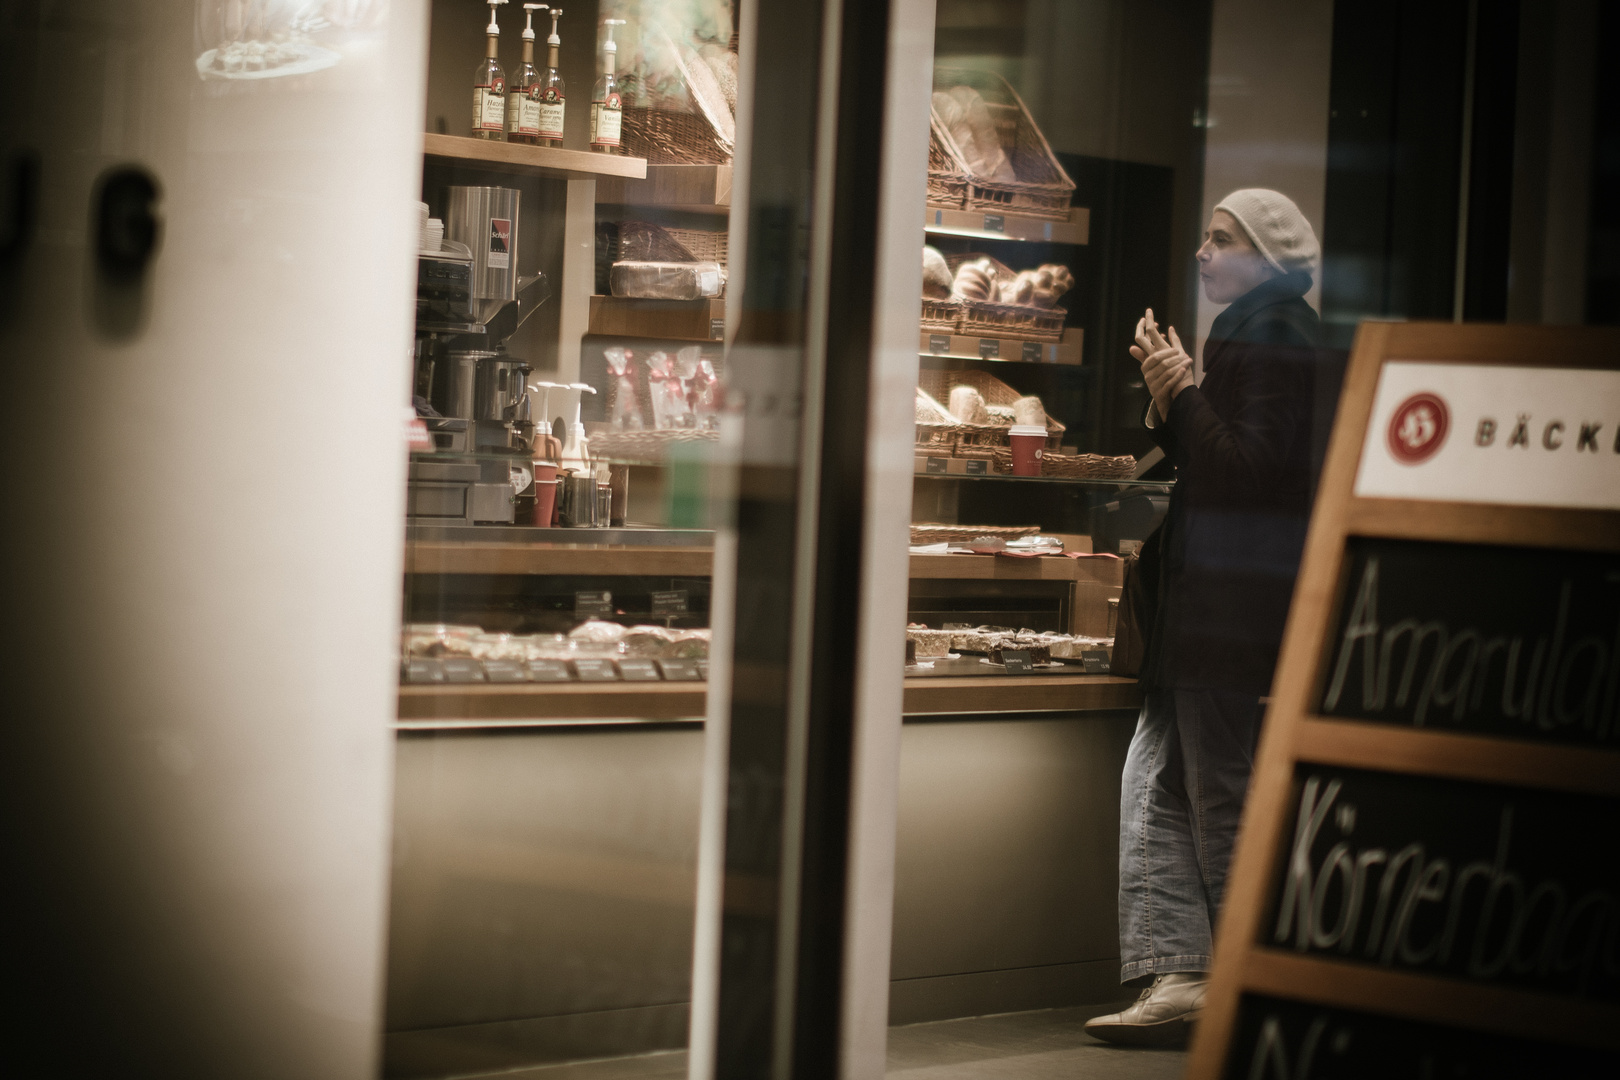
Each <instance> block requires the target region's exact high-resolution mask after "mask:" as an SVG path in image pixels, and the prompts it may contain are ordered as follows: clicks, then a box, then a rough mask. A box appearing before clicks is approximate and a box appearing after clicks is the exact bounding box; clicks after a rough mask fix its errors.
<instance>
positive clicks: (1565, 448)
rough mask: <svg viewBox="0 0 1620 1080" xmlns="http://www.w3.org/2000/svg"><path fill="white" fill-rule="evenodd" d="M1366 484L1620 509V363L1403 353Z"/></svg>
mask: <svg viewBox="0 0 1620 1080" xmlns="http://www.w3.org/2000/svg"><path fill="white" fill-rule="evenodd" d="M1356 494H1357V495H1358V496H1361V497H1363V498H1382V499H1434V500H1438V501H1442V502H1471V503H1498V504H1502V505H1508V506H1557V507H1569V508H1575V509H1583V510H1609V509H1620V371H1591V370H1582V369H1576V368H1525V367H1501V366H1497V365H1489V364H1433V363H1417V362H1412V361H1405V360H1392V361H1390V362H1388V363H1386V364H1385V365H1384V368H1383V371H1382V372H1381V373H1380V374H1379V377H1378V392H1377V394H1376V395H1375V396H1374V398H1373V410H1372V419H1371V421H1370V422H1369V423H1368V425H1367V440H1366V442H1365V443H1364V444H1363V445H1362V448H1361V467H1360V469H1359V470H1358V471H1357V473H1356Z"/></svg>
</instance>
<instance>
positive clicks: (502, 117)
mask: <svg viewBox="0 0 1620 1080" xmlns="http://www.w3.org/2000/svg"><path fill="white" fill-rule="evenodd" d="M484 2H485V3H486V4H488V5H489V25H488V26H486V27H484V33H485V34H487V35H489V40H488V41H487V42H486V43H485V45H484V62H483V63H482V64H479V65H478V70H477V71H475V72H474V73H473V117H472V136H473V138H475V139H489V140H491V141H492V142H505V141H506V71H505V70H504V69H503V68H502V67H501V62H500V59H499V56H500V51H501V28H500V26H498V25H497V24H496V22H495V9H496V8H497V7H498V6H500V5H501V4H504V3H506V0H484Z"/></svg>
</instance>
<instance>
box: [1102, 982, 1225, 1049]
mask: <svg viewBox="0 0 1620 1080" xmlns="http://www.w3.org/2000/svg"><path fill="white" fill-rule="evenodd" d="M1208 987H1209V975H1208V973H1207V972H1203V971H1178V972H1176V973H1174V974H1171V975H1160V976H1158V977H1157V978H1155V979H1154V980H1153V985H1151V986H1149V987H1148V988H1147V989H1146V990H1143V991H1142V996H1141V997H1139V998H1137V999H1136V1004H1134V1005H1132V1006H1131V1007H1130V1008H1128V1009H1125V1010H1124V1011H1123V1012H1117V1013H1109V1014H1108V1015H1107V1016H1096V1017H1093V1018H1091V1019H1090V1020H1087V1021H1086V1034H1087V1035H1091V1036H1093V1037H1095V1038H1098V1039H1102V1040H1104V1041H1106V1042H1112V1043H1120V1044H1122V1045H1125V1046H1185V1045H1186V1044H1187V1036H1188V1034H1190V1033H1191V1031H1192V1025H1193V1024H1194V1022H1196V1021H1197V1019H1198V1014H1199V1013H1200V1012H1202V1011H1203V1008H1204V991H1205V990H1206V989H1207V988H1208Z"/></svg>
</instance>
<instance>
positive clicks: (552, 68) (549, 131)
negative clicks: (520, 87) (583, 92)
mask: <svg viewBox="0 0 1620 1080" xmlns="http://www.w3.org/2000/svg"><path fill="white" fill-rule="evenodd" d="M562 13H563V11H562V8H560V7H554V8H552V9H551V36H550V37H548V38H546V48H547V51H548V52H547V58H546V73H545V75H544V76H542V77H541V88H540V145H541V146H561V145H562V144H563V105H564V103H565V102H564V99H565V98H566V97H567V94H566V93H565V90H564V87H563V77H562V72H561V71H560V70H558V68H557V50H558V48H560V47H561V46H562V38H560V37H558V36H557V20H558V19H560V18H562Z"/></svg>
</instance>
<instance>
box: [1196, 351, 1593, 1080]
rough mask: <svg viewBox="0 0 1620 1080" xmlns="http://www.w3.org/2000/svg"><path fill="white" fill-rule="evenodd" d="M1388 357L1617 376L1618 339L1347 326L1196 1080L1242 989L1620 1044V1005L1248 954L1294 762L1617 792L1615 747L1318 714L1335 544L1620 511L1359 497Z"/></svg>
mask: <svg viewBox="0 0 1620 1080" xmlns="http://www.w3.org/2000/svg"><path fill="white" fill-rule="evenodd" d="M1386 361H1420V362H1425V363H1459V364H1471V365H1502V366H1509V367H1545V368H1586V369H1603V370H1614V369H1620V331H1615V330H1610V329H1599V328H1586V327H1579V328H1553V327H1536V326H1477V325H1476V326H1468V325H1456V324H1449V323H1444V324H1433V323H1427V324H1426V323H1377V322H1369V323H1364V324H1362V326H1361V327H1360V329H1359V331H1358V333H1357V335H1356V342H1355V347H1354V349H1353V350H1352V354H1351V359H1350V365H1349V369H1348V371H1347V372H1346V375H1345V381H1344V387H1343V390H1342V393H1341V396H1340V400H1339V408H1338V416H1337V420H1336V423H1335V427H1334V432H1333V437H1332V442H1331V445H1330V448H1329V452H1328V456H1327V460H1326V463H1325V466H1324V469H1323V473H1322V482H1321V486H1320V489H1319V494H1318V496H1317V501H1316V507H1315V510H1314V512H1313V514H1312V517H1311V524H1310V531H1309V534H1308V537H1307V540H1306V546H1305V555H1304V560H1303V563H1302V566H1301V569H1300V574H1299V579H1298V584H1297V586H1296V587H1295V591H1294V600H1293V606H1292V608H1291V609H1290V612H1289V617H1288V624H1287V628H1286V630H1285V633H1284V640H1283V647H1282V652H1281V656H1280V660H1279V663H1278V667H1277V675H1276V679H1275V681H1274V683H1273V689H1272V694H1273V696H1272V700H1271V704H1270V706H1269V709H1268V712H1267V716H1266V722H1265V728H1264V732H1263V734H1262V737H1261V741H1260V747H1259V750H1258V753H1257V756H1256V760H1255V769H1254V774H1253V780H1252V782H1251V786H1250V789H1249V800H1248V805H1247V808H1246V810H1245V814H1244V818H1243V825H1242V831H1241V834H1240V837H1239V841H1238V845H1237V849H1236V852H1235V854H1234V858H1233V863H1232V870H1231V874H1230V876H1229V878H1228V886H1227V893H1226V898H1225V902H1224V907H1223V911H1222V913H1221V917H1220V924H1219V927H1218V932H1217V936H1216V949H1215V968H1214V971H1213V972H1212V974H1211V980H1210V987H1209V992H1208V996H1207V999H1206V1003H1205V1008H1204V1011H1203V1015H1202V1018H1201V1019H1200V1021H1199V1024H1198V1028H1197V1031H1196V1034H1195V1036H1194V1040H1193V1044H1192V1054H1191V1060H1190V1062H1189V1068H1188V1071H1187V1076H1188V1077H1189V1078H1191V1080H1218V1078H1219V1077H1221V1076H1222V1074H1223V1070H1224V1069H1225V1067H1226V1062H1227V1059H1228V1057H1229V1054H1230V1050H1231V1042H1232V1038H1233V1035H1234V1031H1235V1028H1236V1022H1237V1019H1238V1007H1239V1002H1240V998H1241V996H1242V995H1243V994H1245V993H1252V994H1259V995H1264V996H1268V997H1273V998H1284V999H1289V1000H1293V1001H1298V1002H1302V1003H1306V1004H1309V1005H1316V1006H1324V1007H1328V1008H1334V1009H1344V1010H1350V1011H1354V1012H1361V1013H1371V1014H1378V1015H1382V1016H1386V1017H1392V1018H1395V1019H1404V1020H1409V1021H1415V1022H1418V1023H1424V1024H1434V1025H1441V1026H1445V1027H1451V1028H1456V1029H1460V1030H1466V1031H1483V1032H1489V1033H1492V1034H1496V1035H1502V1036H1509V1037H1517V1038H1524V1039H1534V1040H1542V1041H1547V1042H1554V1043H1567V1044H1570V1045H1576V1046H1584V1047H1588V1048H1593V1049H1598V1050H1604V1051H1620V1005H1616V1004H1611V1003H1606V1002H1594V1001H1590V1000H1585V999H1580V998H1571V997H1566V996H1559V995H1553V994H1548V993H1541V992H1535V991H1527V990H1524V989H1520V988H1515V987H1507V986H1501V985H1496V984H1486V983H1471V982H1466V981H1463V980H1460V979H1452V978H1443V977H1436V976H1433V975H1423V974H1417V973H1413V972H1411V971H1405V970H1400V969H1392V968H1384V967H1374V966H1369V965H1366V964H1358V963H1352V962H1347V961H1340V960H1334V959H1325V958H1322V957H1321V956H1320V955H1319V954H1314V953H1300V952H1296V951H1294V950H1291V949H1289V950H1285V949H1282V948H1272V947H1268V946H1264V945H1261V944H1260V937H1261V927H1262V920H1264V919H1265V917H1266V913H1267V911H1268V910H1269V909H1268V900H1269V898H1270V892H1271V891H1272V889H1273V888H1274V886H1275V882H1276V881H1277V873H1278V870H1279V860H1280V859H1282V858H1283V857H1284V853H1283V848H1284V847H1285V841H1286V839H1287V837H1285V836H1284V835H1283V830H1284V829H1285V828H1287V827H1288V823H1289V822H1290V821H1291V819H1292V811H1293V800H1294V797H1295V795H1294V777H1295V770H1296V765H1297V764H1314V765H1328V766H1342V767H1345V768H1354V769H1366V770H1375V771H1378V772H1384V773H1393V774H1406V775H1415V776H1422V777H1426V778H1436V779H1442V778H1444V779H1451V780H1469V781H1479V782H1483V783H1489V784H1501V785H1505V786H1512V787H1519V788H1532V789H1541V790H1545V791H1549V792H1558V793H1570V794H1584V795H1598V796H1606V797H1611V798H1620V752H1616V751H1611V750H1604V749H1593V748H1590V747H1586V746H1570V745H1556V744H1550V743H1537V742H1531V741H1527V740H1523V739H1513V740H1510V739H1505V738H1498V737H1489V736H1482V735H1478V734H1459V733H1455V732H1451V731H1442V730H1432V729H1418V728H1412V727H1400V726H1395V725H1391V724H1387V723H1374V722H1366V721H1353V720H1342V719H1329V718H1325V717H1322V716H1320V715H1317V713H1316V710H1315V709H1314V707H1313V704H1312V701H1313V695H1314V691H1315V690H1316V688H1317V687H1318V686H1319V685H1320V684H1319V681H1318V678H1319V672H1320V668H1321V665H1322V664H1323V663H1324V659H1323V657H1324V651H1325V649H1324V646H1325V644H1326V640H1327V637H1328V635H1329V634H1330V633H1332V627H1333V626H1335V625H1336V614H1337V611H1336V605H1337V603H1338V596H1339V592H1340V586H1341V575H1342V573H1343V572H1344V557H1345V552H1346V542H1347V539H1348V538H1350V537H1369V538H1379V539H1384V538H1388V539H1397V540H1427V541H1450V542H1460V543H1469V544H1479V545H1511V546H1523V547H1536V548H1553V549H1558V550H1564V551H1585V552H1599V553H1608V552H1615V551H1620V511H1615V510H1571V509H1553V508H1545V507H1526V506H1501V505H1486V504H1480V503H1444V502H1435V501H1420V500H1411V499H1373V498H1361V497H1357V496H1356V495H1355V494H1354V489H1355V484H1356V477H1357V472H1358V468H1359V466H1360V462H1361V456H1362V448H1363V445H1364V443H1365V439H1366V434H1367V427H1368V424H1369V423H1370V422H1371V414H1372V410H1373V406H1374V399H1375V393H1376V390H1377V386H1378V380H1379V376H1380V373H1381V372H1382V370H1383V367H1384V364H1385V363H1386ZM1615 419H1617V420H1620V417H1616V418H1615ZM1604 449H1605V450H1606V449H1607V447H1605V448H1604Z"/></svg>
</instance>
